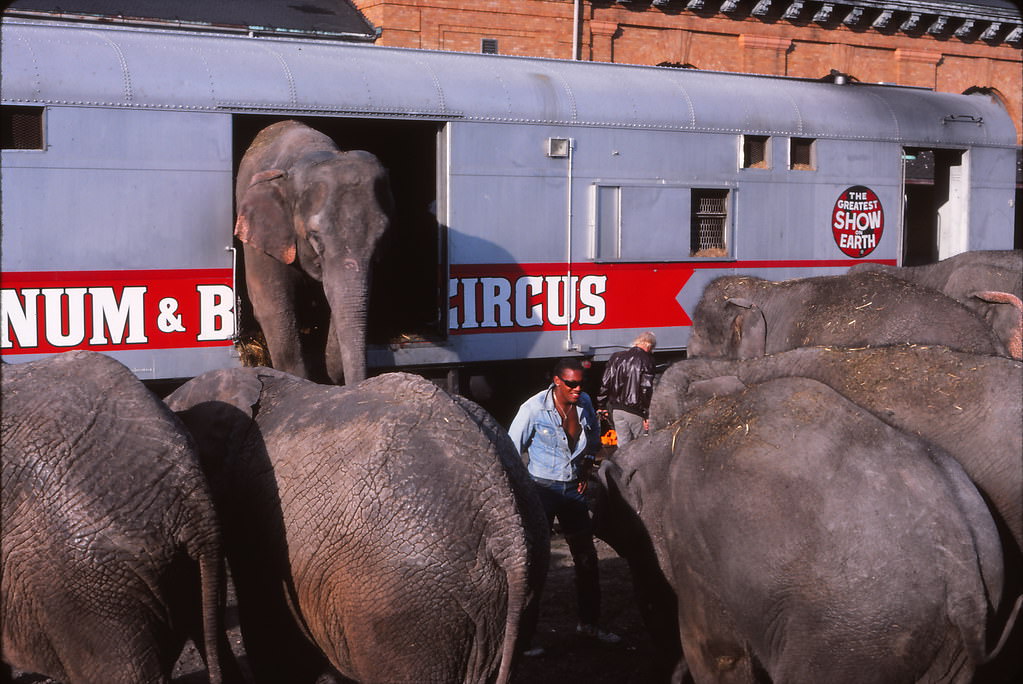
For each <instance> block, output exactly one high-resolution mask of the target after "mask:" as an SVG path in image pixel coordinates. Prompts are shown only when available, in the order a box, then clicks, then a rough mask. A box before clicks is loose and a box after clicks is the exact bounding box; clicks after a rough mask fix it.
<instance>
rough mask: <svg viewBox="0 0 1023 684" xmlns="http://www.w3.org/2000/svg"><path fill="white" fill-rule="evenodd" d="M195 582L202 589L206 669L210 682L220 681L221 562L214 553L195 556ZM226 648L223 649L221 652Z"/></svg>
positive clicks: (222, 567) (220, 683) (222, 577)
mask: <svg viewBox="0 0 1023 684" xmlns="http://www.w3.org/2000/svg"><path fill="white" fill-rule="evenodd" d="M199 582H200V587H201V592H202V640H203V647H204V649H205V651H206V654H205V655H206V670H207V673H208V675H209V679H210V684H222V682H223V681H224V675H223V670H222V667H221V663H220V654H221V644H222V643H224V644H226V635H224V634H223V629H224V624H223V619H222V616H223V614H224V603H225V602H224V600H223V595H224V590H223V588H224V563H223V561H222V560H220V559H218V558H217V557H216V556H215V555H213V554H210V553H203V554H202V555H201V556H200V557H199ZM228 651H229V649H227V648H225V649H224V651H223V652H224V653H225V655H226V654H227V653H228Z"/></svg>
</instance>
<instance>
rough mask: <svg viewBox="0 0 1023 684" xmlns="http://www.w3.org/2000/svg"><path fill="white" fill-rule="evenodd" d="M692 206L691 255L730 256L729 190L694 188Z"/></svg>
mask: <svg viewBox="0 0 1023 684" xmlns="http://www.w3.org/2000/svg"><path fill="white" fill-rule="evenodd" d="M691 206H692V216H691V218H690V229H691V231H692V234H691V235H690V241H689V256H693V257H723V256H728V246H727V245H726V244H725V235H726V228H727V225H728V190H721V189H700V188H693V190H692V203H691Z"/></svg>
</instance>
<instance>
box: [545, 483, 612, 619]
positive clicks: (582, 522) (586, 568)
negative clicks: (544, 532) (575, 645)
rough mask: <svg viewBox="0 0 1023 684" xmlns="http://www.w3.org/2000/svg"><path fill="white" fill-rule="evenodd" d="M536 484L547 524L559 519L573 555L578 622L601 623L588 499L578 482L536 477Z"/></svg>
mask: <svg viewBox="0 0 1023 684" xmlns="http://www.w3.org/2000/svg"><path fill="white" fill-rule="evenodd" d="M533 482H535V483H536V489H537V492H539V494H540V501H541V503H543V509H544V511H545V512H546V513H547V523H548V524H549V525H553V524H554V519H555V518H557V519H558V522H560V523H561V532H562V533H563V534H564V535H565V541H566V542H567V543H568V550H569V551H570V552H571V553H572V562H573V563H574V565H575V590H576V600H577V601H578V603H579V622H581V623H582V624H586V625H595V624H597V622H598V621H599V620H600V569H599V566H598V565H597V549H596V547H595V546H594V545H593V529H592V526H591V525H590V512H589V509H588V508H587V506H586V497H585V495H583V494H580V493H579V492H578V491H577V487H578V486H579V483H578V482H577V481H575V480H572V481H570V482H557V481H554V480H541V479H537V478H534V480H533Z"/></svg>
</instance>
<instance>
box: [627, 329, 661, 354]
mask: <svg viewBox="0 0 1023 684" xmlns="http://www.w3.org/2000/svg"><path fill="white" fill-rule="evenodd" d="M640 345H643V346H644V347H649V348H650V351H653V349H654V347H656V346H657V335H655V334H653V333H652V332H650V331H649V330H647V331H646V332H645V333H641V334H640V335H639V336H638V337H636V339H634V340H633V341H632V345H631V346H633V347H638V346H640Z"/></svg>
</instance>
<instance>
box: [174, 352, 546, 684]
mask: <svg viewBox="0 0 1023 684" xmlns="http://www.w3.org/2000/svg"><path fill="white" fill-rule="evenodd" d="M167 402H168V404H169V405H170V406H171V408H173V409H174V410H175V411H178V412H179V415H180V416H181V417H182V418H183V419H184V421H185V423H186V424H187V425H188V426H189V428H190V429H191V430H192V432H193V434H194V435H195V437H196V440H197V441H198V443H199V445H200V450H201V453H202V458H203V461H204V464H205V466H206V469H207V471H208V473H209V476H210V481H211V485H212V489H213V493H214V498H215V501H216V505H217V508H218V512H219V513H220V515H221V516H222V523H223V527H224V536H225V546H226V549H227V554H228V561H229V563H230V566H231V572H232V576H233V578H234V581H235V586H236V589H237V596H238V609H239V616H240V621H241V628H242V636H243V639H244V641H245V649H246V652H247V654H248V657H249V660H250V663H251V664H252V670H253V672H254V673H255V675H256V677H257V679H259V680H260V681H266V682H283V681H287V682H292V683H295V684H299V683H301V682H312V681H316V679H317V677H320V676H327V677H334V676H336V674H337V673H340V674H341V675H343V676H345V677H349V678H352V679H356V680H358V681H360V682H491V681H496V682H508V681H509V679H510V677H511V673H512V668H513V665H514V660H515V653H516V650H517V647H518V646H520V644H521V643H524V641H522V640H524V639H525V638H526V637H527V636H528V633H529V632H530V631H531V630H532V628H533V622H534V621H535V615H536V601H537V599H538V595H539V592H540V590H541V587H542V582H543V578H544V577H545V574H546V568H547V562H548V554H549V539H548V530H547V524H546V519H545V517H544V513H543V509H542V508H541V506H540V502H539V499H538V498H537V496H536V493H535V492H534V491H533V489H532V483H531V481H530V479H529V476H528V474H527V473H526V470H525V466H524V465H523V464H522V462H521V460H520V459H519V458H518V456H517V455H516V453H515V449H514V447H513V446H512V444H511V441H510V440H509V439H508V437H507V435H506V434H505V433H504V431H503V430H502V429H501V428H500V427H499V426H498V425H497V423H496V422H495V421H494V419H493V418H491V417H490V416H489V415H488V414H486V413H485V412H484V411H483V410H482V409H481V408H480V407H479V406H477V405H475V404H473V403H471V402H468V401H467V400H464V399H461V398H458V397H452V396H450V395H448V394H446V393H445V392H444V391H442V390H440V389H439V388H437V387H436V386H435V385H433V384H432V383H430V382H428V381H426V380H424V379H422V378H420V377H418V376H414V375H409V374H403V373H394V374H389V375H384V376H380V377H376V378H371V379H369V380H365V381H363V382H360V383H357V384H355V385H350V386H345V387H336V386H327V385H319V384H316V383H313V382H310V381H307V380H303V379H300V378H296V377H294V376H291V375H288V374H286V373H283V372H280V371H274V370H271V369H266V368H242V369H235V370H230V371H215V372H212V373H208V374H205V375H202V376H199V377H198V378H195V379H194V380H192V381H191V382H189V383H187V384H185V385H183V386H182V387H181V388H179V389H178V390H177V391H176V392H174V393H173V394H172V395H171V396H169V397H168V398H167ZM320 681H323V680H322V679H321V680H320Z"/></svg>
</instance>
